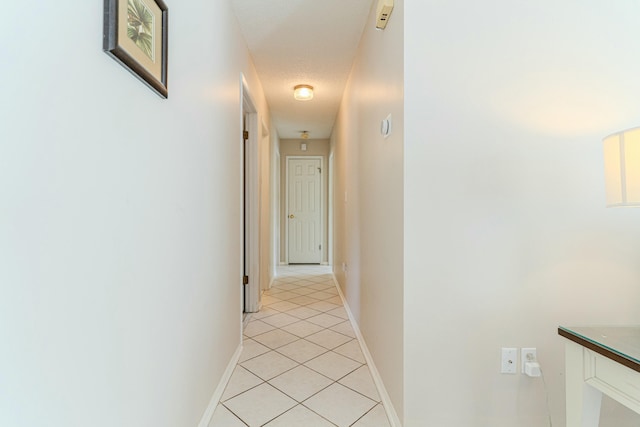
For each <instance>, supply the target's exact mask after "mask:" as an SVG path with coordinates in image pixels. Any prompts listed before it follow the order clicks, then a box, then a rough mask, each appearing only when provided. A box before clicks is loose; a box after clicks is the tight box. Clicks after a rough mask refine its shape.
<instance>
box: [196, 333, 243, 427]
mask: <svg viewBox="0 0 640 427" xmlns="http://www.w3.org/2000/svg"><path fill="white" fill-rule="evenodd" d="M240 353H242V342H240V345H239V346H238V348H237V349H236V352H235V353H234V354H233V356H232V357H231V360H230V361H229V364H228V365H227V369H225V371H224V373H223V374H222V378H221V379H220V382H219V383H218V387H216V390H215V391H214V392H213V396H211V400H210V401H209V406H207V410H206V411H204V415H202V419H201V420H200V423H199V424H198V427H207V426H208V425H209V423H210V422H211V419H212V418H213V413H214V412H215V411H216V407H217V406H218V404H219V403H220V399H222V394H223V393H224V389H225V388H226V387H227V383H228V382H229V379H231V375H232V374H233V370H234V369H235V368H236V365H237V364H238V360H239V359H240Z"/></svg>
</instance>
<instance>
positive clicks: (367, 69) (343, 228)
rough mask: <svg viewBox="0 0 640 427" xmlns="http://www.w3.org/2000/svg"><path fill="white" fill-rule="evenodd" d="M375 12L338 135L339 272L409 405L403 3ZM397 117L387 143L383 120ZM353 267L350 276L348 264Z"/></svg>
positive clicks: (375, 350)
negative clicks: (383, 13)
mask: <svg viewBox="0 0 640 427" xmlns="http://www.w3.org/2000/svg"><path fill="white" fill-rule="evenodd" d="M374 14H375V4H374V6H373V8H372V13H371V14H370V16H369V18H368V20H367V24H366V26H365V30H364V34H363V37H362V40H361V42H360V46H359V50H358V54H357V56H356V58H355V63H354V66H353V69H352V71H351V75H350V78H349V82H348V84H347V87H346V90H345V93H344V97H343V99H342V103H341V105H340V111H339V113H338V116H337V120H336V124H335V127H334V131H333V134H332V140H331V142H332V152H333V153H334V156H335V175H334V176H335V187H334V220H335V223H334V229H335V235H334V242H335V247H334V258H333V265H334V272H335V274H336V277H337V279H338V281H339V283H340V286H341V287H342V289H343V291H344V293H345V295H346V298H347V301H348V304H349V307H350V308H351V310H352V312H353V313H354V315H355V317H356V318H357V321H358V324H359V327H360V329H361V331H362V333H363V336H364V338H365V341H366V343H367V346H368V348H369V350H370V352H371V354H372V356H373V359H374V362H375V364H376V367H377V368H378V371H379V372H380V374H381V376H382V379H383V381H384V384H385V387H386V389H387V391H388V393H389V395H390V397H391V400H392V401H393V404H394V406H395V408H396V409H397V410H398V412H400V413H401V409H402V407H403V386H402V381H403V374H402V372H403V357H402V353H403V334H402V330H403V315H402V310H403V307H402V306H403V299H402V298H403V297H402V295H403V291H402V288H403V247H402V237H403V213H402V210H403V51H402V45H403V2H402V1H398V0H396V2H395V9H394V11H393V15H392V17H391V20H390V22H389V24H388V26H387V28H386V29H385V30H384V31H378V30H376V29H375V17H374ZM388 114H391V115H392V117H393V122H394V130H393V133H392V134H391V136H389V137H388V138H387V139H384V138H383V137H382V135H381V134H380V123H381V121H382V120H383V119H384V118H385V117H386V116H387V115H388ZM343 263H345V264H346V266H347V271H346V273H345V272H344V271H343V269H342V264H343Z"/></svg>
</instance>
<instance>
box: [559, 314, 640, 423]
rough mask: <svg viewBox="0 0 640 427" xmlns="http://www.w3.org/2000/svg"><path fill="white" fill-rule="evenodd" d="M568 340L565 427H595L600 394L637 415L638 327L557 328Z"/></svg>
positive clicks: (639, 397)
mask: <svg viewBox="0 0 640 427" xmlns="http://www.w3.org/2000/svg"><path fill="white" fill-rule="evenodd" d="M558 334H559V335H561V336H563V337H565V338H567V339H568V340H569V341H567V343H566V350H565V363H566V389H567V390H566V393H567V395H566V398H567V426H566V427H597V426H598V423H599V422H600V402H601V400H602V393H604V394H606V395H607V396H609V397H611V398H613V399H614V400H616V401H617V402H619V403H621V404H623V405H624V406H626V407H628V408H630V409H631V410H633V411H635V412H636V413H639V414H640V327H562V326H561V327H559V328H558Z"/></svg>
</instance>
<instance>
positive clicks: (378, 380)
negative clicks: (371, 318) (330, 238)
mask: <svg viewBox="0 0 640 427" xmlns="http://www.w3.org/2000/svg"><path fill="white" fill-rule="evenodd" d="M331 276H332V277H333V283H334V284H335V285H336V288H337V289H338V294H340V298H342V303H343V304H344V309H345V310H346V311H347V315H348V316H349V320H350V321H351V326H353V331H354V332H355V334H356V337H357V338H358V342H359V343H360V348H361V349H362V354H363V355H364V358H365V360H366V361H367V366H368V367H369V372H371V377H372V378H373V382H374V383H375V385H376V388H377V389H378V394H379V395H380V399H381V400H382V406H384V410H385V412H386V413H387V418H389V424H391V427H402V424H401V423H400V418H399V417H398V413H397V412H396V409H395V408H394V407H393V403H391V398H390V397H389V393H387V389H386V388H385V387H384V383H383V382H382V377H381V376H380V373H379V372H378V369H377V368H376V365H375V363H373V358H372V357H371V353H370V352H369V349H368V348H367V344H366V343H365V341H364V337H363V336H362V333H361V332H360V328H359V327H358V323H357V322H356V320H355V318H354V317H353V313H352V312H351V309H350V308H349V304H348V303H347V299H346V298H345V297H344V294H343V293H342V289H340V285H338V280H337V279H336V276H335V275H334V274H332V275H331Z"/></svg>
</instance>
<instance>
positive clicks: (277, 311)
mask: <svg viewBox="0 0 640 427" xmlns="http://www.w3.org/2000/svg"><path fill="white" fill-rule="evenodd" d="M308 274H310V275H313V274H314V273H308ZM326 275H328V274H326ZM306 276H307V273H305V272H303V274H296V275H290V276H287V278H288V279H289V280H287V281H282V282H284V283H281V282H280V281H279V280H275V281H274V282H273V286H272V287H270V289H269V290H272V289H274V288H276V290H277V292H274V293H273V294H269V295H268V296H271V297H272V299H273V300H272V301H271V302H270V303H269V304H265V305H264V307H263V308H264V309H268V310H270V311H272V312H273V313H272V314H269V315H267V316H263V317H260V318H253V317H248V319H247V323H246V325H244V326H248V325H249V323H252V322H261V323H263V324H264V325H266V326H268V327H271V328H273V329H270V330H268V331H264V332H261V333H259V334H255V335H252V336H248V335H244V334H243V340H251V341H253V342H254V343H256V344H258V345H260V346H261V347H263V348H264V349H266V351H264V352H263V353H260V354H257V355H255V356H253V357H251V358H249V359H246V360H243V361H242V362H240V361H239V360H238V362H237V364H236V366H240V367H242V368H243V369H245V370H246V371H247V372H249V373H250V374H252V375H253V376H255V377H256V378H258V379H259V380H260V381H261V382H260V383H259V384H256V385H254V386H252V387H250V388H248V389H247V390H244V391H242V392H240V393H238V394H236V395H234V396H230V397H229V398H227V399H226V400H225V402H222V401H221V402H220V405H223V406H224V407H225V408H226V409H227V410H229V411H230V412H231V413H232V414H233V415H234V416H235V417H237V418H238V419H240V421H241V422H242V423H243V424H245V425H246V422H245V421H244V420H242V418H241V417H240V416H239V415H238V414H236V413H235V412H233V411H232V410H231V409H230V408H229V407H228V406H227V405H225V403H226V402H228V401H230V400H232V399H235V398H237V397H239V396H241V395H242V394H244V393H247V392H249V391H250V390H253V389H255V388H257V387H260V386H261V385H264V384H267V385H268V386H270V387H272V388H273V389H275V390H277V391H278V392H279V393H281V394H282V395H284V396H286V397H287V398H289V399H291V400H292V401H293V402H295V403H296V404H295V405H294V406H293V407H292V408H289V409H288V410H286V411H284V412H282V413H280V414H278V415H276V416H275V417H273V418H271V419H270V420H268V421H266V422H264V423H261V425H262V426H265V425H267V424H269V423H271V422H272V421H273V420H275V419H277V418H279V417H281V416H283V415H284V414H286V413H288V412H289V411H291V410H293V409H294V408H296V407H298V406H301V407H303V408H305V409H306V410H308V411H310V412H312V413H314V414H315V415H317V416H319V417H320V418H322V419H323V420H325V421H327V422H329V423H330V424H331V425H334V426H335V424H334V423H333V422H332V421H330V420H328V419H327V418H325V417H324V416H322V414H320V413H317V412H316V411H314V410H313V409H311V408H310V407H307V406H306V405H305V404H304V403H305V402H307V401H309V400H310V399H312V398H313V397H314V396H316V395H318V394H319V393H321V392H322V391H324V390H326V389H327V388H329V387H332V386H335V385H338V386H340V387H344V388H345V389H347V390H349V391H350V392H353V393H356V394H357V395H359V396H361V397H362V398H364V399H366V400H367V401H370V402H371V403H373V407H371V408H369V409H368V410H367V411H365V412H364V413H363V414H361V415H360V416H359V417H358V418H357V419H356V420H355V421H353V422H350V424H349V425H350V426H353V425H354V424H356V423H358V422H359V421H360V420H361V419H362V418H363V417H365V416H366V415H367V414H369V413H370V412H371V411H373V410H374V409H375V408H376V407H377V406H378V405H382V406H383V408H384V402H383V401H382V400H375V399H372V398H370V397H369V396H367V395H365V394H363V393H361V392H360V391H358V390H355V389H353V388H351V387H349V386H347V385H345V384H341V383H340V381H342V380H344V379H345V378H346V377H348V376H350V375H352V374H353V373H355V372H356V371H358V370H359V369H361V368H363V367H365V366H366V367H367V371H368V373H369V375H372V372H371V367H370V366H369V365H368V363H367V361H368V358H367V355H366V354H365V352H364V349H363V347H362V342H361V340H360V334H359V330H357V329H356V326H355V325H354V323H353V318H352V314H351V313H350V311H349V309H348V305H346V301H345V300H344V296H343V295H342V293H341V290H340V289H339V287H338V286H337V283H336V281H335V277H334V276H333V274H331V275H330V278H328V279H325V278H319V277H318V279H319V280H307V279H304V278H305V277H306ZM323 276H324V275H323ZM299 282H308V283H304V284H300V285H298V286H297V287H294V288H290V286H295V285H294V284H296V283H299ZM329 283H332V284H331V285H330V284H329ZM282 285H286V286H287V287H288V288H290V289H281V288H278V286H282ZM318 286H321V288H322V289H313V287H318ZM303 288H306V289H311V290H312V291H313V292H310V293H305V294H297V296H291V295H287V296H288V298H285V299H280V298H278V297H277V296H274V295H277V294H278V293H283V292H289V293H294V294H296V292H292V291H293V290H296V289H303ZM329 290H334V291H335V292H337V294H334V293H332V292H326V291H329ZM322 292H324V293H325V296H324V298H323V299H318V298H317V297H312V296H308V295H311V294H315V293H322ZM305 297H306V298H308V299H313V300H314V301H309V300H305V299H304V298H305ZM333 298H339V299H340V300H341V302H342V303H341V304H339V305H338V304H335V303H334V302H328V301H327V300H329V299H333ZM294 299H298V301H300V302H293V301H291V300H294ZM280 302H289V304H282V305H281V306H282V308H272V307H270V306H272V305H275V304H279V303H280ZM322 302H324V303H326V304H329V305H332V306H335V307H333V308H327V306H326V305H325V306H324V308H325V310H318V309H317V308H311V307H308V306H309V305H313V304H317V303H322ZM283 307H288V308H283ZM300 308H308V309H309V310H314V311H317V314H313V315H311V316H309V317H306V318H300V317H297V316H295V315H290V314H288V312H290V311H293V310H296V309H300ZM338 309H343V310H344V312H345V314H346V315H347V319H345V318H344V317H342V316H338V315H335V314H330V313H329V312H330V311H335V310H338ZM282 314H284V315H287V316H290V317H292V318H294V319H295V321H293V322H291V323H287V324H283V325H281V326H275V325H273V324H270V323H269V322H268V321H264V320H265V319H268V318H269V317H274V316H281V315H282ZM318 316H329V318H332V319H333V320H329V322H332V321H338V322H337V323H333V324H328V323H325V324H327V325H328V326H324V325H323V324H317V323H314V322H311V321H309V319H311V318H314V317H318ZM302 322H305V323H308V324H310V325H313V326H314V327H319V328H321V329H320V330H318V331H316V332H313V333H311V334H307V335H304V336H299V335H296V334H294V333H291V332H289V331H287V330H285V329H283V328H286V327H289V326H292V325H295V324H298V323H302ZM347 322H348V325H349V327H350V329H351V332H352V333H353V335H355V337H353V336H351V335H348V334H346V333H342V332H340V331H336V330H333V329H332V328H334V327H337V326H339V325H343V324H345V323H347ZM345 328H347V326H343V329H345ZM243 329H244V328H243ZM276 331H277V332H281V333H284V334H287V335H291V336H293V337H295V339H294V340H293V341H290V342H287V343H286V344H284V345H278V346H276V347H270V346H268V345H265V344H264V343H263V342H260V341H259V340H258V339H256V338H259V337H260V336H261V335H265V334H269V333H273V332H276ZM243 332H244V331H243ZM323 332H330V333H331V334H336V335H338V336H342V337H344V338H345V339H348V340H347V341H346V342H342V343H340V344H338V345H337V346H331V348H327V347H325V346H324V345H320V344H318V343H315V342H313V341H311V340H308V339H307V338H308V337H311V336H313V335H316V334H320V333H323ZM301 341H303V342H305V343H309V344H312V345H315V346H317V347H319V348H321V349H322V352H321V353H320V354H317V355H315V356H313V357H312V358H310V359H308V360H305V361H304V362H298V361H297V360H295V359H293V358H291V357H290V356H288V355H286V354H284V353H282V352H281V351H282V350H281V349H282V348H284V347H287V346H289V345H292V344H295V343H300V342H301ZM353 341H356V343H357V345H358V347H359V350H360V352H361V353H362V358H364V360H365V362H364V363H363V362H362V361H360V360H357V359H354V358H352V357H351V356H348V355H345V354H341V353H339V352H338V351H336V350H337V349H338V348H340V347H343V346H346V345H348V344H351V343H353ZM260 350H261V349H260ZM279 350H280V351H279ZM292 351H293V350H292ZM269 353H274V354H276V355H278V356H281V357H284V358H285V359H287V360H289V361H291V362H293V363H295V366H293V367H291V368H289V369H286V370H284V371H283V372H280V373H279V374H278V375H275V376H274V377H272V378H270V379H269V380H265V379H264V378H263V377H261V376H260V375H258V374H257V373H256V372H254V371H253V370H251V369H249V368H248V367H246V366H244V364H245V363H246V362H249V361H251V360H254V359H256V358H259V357H261V356H264V355H266V354H269ZM330 353H331V354H334V355H335V356H338V357H340V358H344V359H346V360H348V361H350V362H352V363H354V364H356V365H357V366H356V367H354V368H353V369H351V368H349V369H348V372H346V373H344V374H342V375H341V376H340V377H339V378H337V379H335V380H334V379H333V378H330V377H327V376H326V375H325V374H323V373H322V372H319V371H317V370H316V369H314V368H312V367H310V366H307V365H306V364H307V363H309V362H311V361H313V360H316V359H318V358H321V357H322V356H325V355H327V354H330ZM299 367H304V368H306V369H308V370H309V371H311V372H313V373H315V374H317V375H320V376H321V377H322V378H325V379H327V380H329V381H330V382H329V384H327V385H326V386H324V387H322V388H320V389H319V390H317V391H315V392H314V393H313V394H311V395H309V396H307V397H305V398H304V399H303V400H301V401H299V400H298V399H296V398H294V397H293V396H291V395H289V394H288V393H287V392H286V391H284V390H281V389H280V388H278V387H277V386H276V385H275V384H272V383H271V381H273V380H275V379H277V378H279V377H281V376H283V375H285V374H286V373H288V372H291V371H292V370H294V369H297V368H299ZM371 379H372V380H373V381H374V384H375V385H376V388H378V387H377V383H376V382H375V379H374V378H373V376H372V378H371ZM378 394H380V393H378ZM378 397H379V398H380V399H381V396H378ZM385 411H386V409H385Z"/></svg>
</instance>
